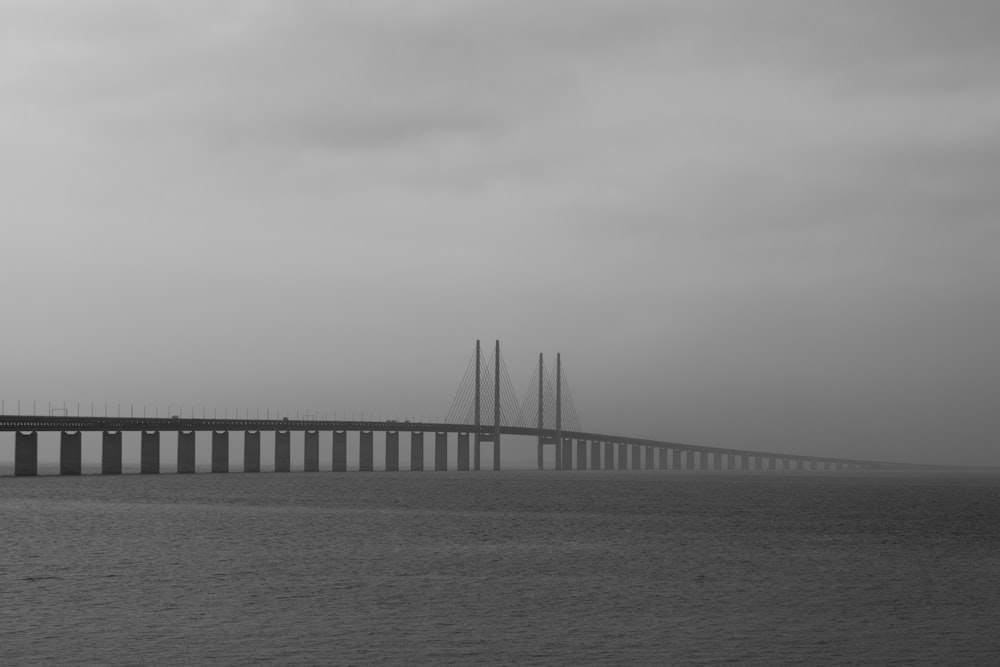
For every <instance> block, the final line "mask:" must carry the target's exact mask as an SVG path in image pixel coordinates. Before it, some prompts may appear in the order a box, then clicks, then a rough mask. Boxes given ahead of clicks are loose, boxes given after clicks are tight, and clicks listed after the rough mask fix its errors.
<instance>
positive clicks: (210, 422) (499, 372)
mask: <svg viewBox="0 0 1000 667" xmlns="http://www.w3.org/2000/svg"><path fill="white" fill-rule="evenodd" d="M536 400H537V403H535V401H536ZM536 407H537V410H535V408H536ZM484 408H487V410H486V411H484ZM529 410H530V411H531V412H532V415H531V419H530V420H529V419H528V418H526V416H525V415H526V413H528V411H529ZM564 413H566V416H567V417H568V420H567V423H565V424H564ZM529 421H530V422H531V423H528V422H529ZM564 426H565V427H566V428H564ZM234 431H236V432H238V431H243V432H244V441H243V472H260V471H261V446H260V444H261V432H264V431H269V432H273V433H274V467H273V469H274V471H275V472H290V471H291V448H292V433H293V432H302V433H303V438H302V448H303V449H302V453H303V457H302V460H303V469H304V471H305V472H318V471H319V470H320V465H319V461H320V456H319V452H320V446H321V434H324V433H329V434H331V436H329V437H327V438H322V440H325V441H326V442H328V443H330V446H331V447H332V466H331V469H332V470H333V471H346V470H347V434H348V433H357V434H358V443H359V444H358V469H359V470H361V471H373V470H374V469H375V468H374V451H375V437H374V436H375V433H380V434H382V438H380V439H381V440H382V443H381V444H382V445H383V446H384V454H385V467H384V469H385V470H386V471H398V470H400V434H401V433H405V434H408V440H409V443H408V444H409V455H410V456H409V466H408V468H409V470H412V471H422V470H424V469H425V460H424V445H425V436H427V435H431V437H433V441H434V448H433V462H432V463H433V468H432V469H433V470H452V469H454V470H481V469H482V468H483V462H482V457H481V451H482V445H483V444H484V443H489V444H491V445H492V466H491V467H492V469H493V470H500V469H501V451H502V449H501V444H500V443H501V439H502V438H503V437H504V436H521V437H529V438H534V439H536V441H537V447H538V469H539V470H541V469H543V468H544V465H543V462H544V451H545V448H546V447H548V446H551V447H553V448H554V450H555V468H556V469H557V470H744V471H749V470H793V469H794V470H807V469H808V470H818V469H823V470H845V469H859V468H886V467H894V468H900V467H906V468H919V467H926V466H918V465H909V464H895V463H889V462H878V461H870V460H860V459H844V458H835V457H818V456H803V455H796V454H788V453H778V452H766V451H755V450H742V449H731V448H721V447H710V446H702V445H692V444H683V443H676V442H669V441H664V440H652V439H646V438H635V437H629V436H624V435H608V434H604V433H594V432H588V431H584V430H582V429H581V428H580V427H579V419H578V417H577V415H576V410H575V408H574V407H573V405H572V397H571V395H570V394H569V391H568V385H567V384H566V382H565V378H564V372H563V368H562V360H561V356H560V355H556V366H555V374H554V377H552V376H550V374H549V373H548V371H547V369H546V366H545V363H544V358H543V356H542V355H541V354H539V357H538V367H537V370H536V372H535V376H534V377H533V378H532V380H531V383H530V386H529V390H528V392H527V394H526V395H525V397H524V399H523V400H522V401H520V402H518V400H517V398H516V394H515V392H514V390H513V387H512V385H511V382H510V379H509V375H508V374H507V372H506V366H505V364H504V362H503V358H502V356H501V354H500V342H499V341H497V342H496V344H495V346H494V351H493V355H492V357H491V358H490V359H489V360H485V359H484V355H483V351H482V349H481V346H480V343H479V341H476V348H475V352H474V354H473V358H472V360H470V363H469V367H468V369H467V370H466V374H465V377H464V378H463V380H462V382H461V383H460V386H459V389H458V392H457V393H456V396H455V400H454V402H453V404H452V408H451V410H450V411H449V413H448V417H447V418H446V419H445V420H444V421H431V422H424V421H410V420H404V421H399V420H396V419H379V420H364V419H361V420H355V419H350V420H346V419H343V420H337V419H333V420H330V419H316V418H313V417H308V416H307V418H304V419H302V418H296V419H290V418H289V417H288V416H286V417H283V418H282V417H280V416H276V417H274V418H271V417H270V415H268V416H266V417H265V418H263V419H262V418H260V416H259V414H258V415H257V416H255V417H253V418H251V417H250V415H249V411H248V412H247V414H246V416H245V417H244V418H242V419H241V418H239V416H236V417H233V418H229V417H228V415H227V416H225V417H223V418H222V419H220V418H218V417H217V416H213V417H207V416H204V415H203V416H202V417H201V418H196V417H195V416H194V414H193V411H192V414H191V416H189V417H184V416H183V415H173V416H170V417H158V416H157V417H146V416H143V417H134V416H129V417H121V416H110V417H109V416H107V415H105V416H103V417H101V416H94V415H91V416H89V417H87V416H80V415H77V416H69V415H66V414H61V415H52V414H49V415H20V414H18V415H7V414H0V432H14V434H15V442H14V474H15V475H17V476H34V475H37V474H38V433H39V432H59V433H60V447H59V471H60V474H63V475H79V474H81V472H82V434H83V433H84V432H101V434H102V436H101V473H102V474H106V475H114V474H121V473H122V442H123V440H122V434H123V432H138V433H139V434H140V472H141V473H146V474H158V473H159V472H160V465H161V456H160V442H161V435H162V434H163V433H164V432H167V433H170V432H176V434H177V436H176V438H177V468H176V470H177V472H178V473H194V472H195V460H196V457H195V454H196V437H195V436H196V433H198V432H211V434H212V439H211V461H212V468H211V469H212V472H219V473H222V472H231V471H232V466H231V465H230V460H229V459H230V456H229V454H230V447H229V434H230V433H231V432H234ZM452 440H454V442H455V444H456V451H457V457H456V460H455V461H454V462H452V461H449V457H448V452H449V442H450V441H452ZM470 454H471V455H470ZM428 463H430V462H428ZM428 467H430V465H428ZM404 469H405V468H404Z"/></svg>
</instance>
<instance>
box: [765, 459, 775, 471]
mask: <svg viewBox="0 0 1000 667" xmlns="http://www.w3.org/2000/svg"><path fill="white" fill-rule="evenodd" d="M775 463H776V462H775V460H774V457H773V456H768V457H767V469H768V470H774V469H775Z"/></svg>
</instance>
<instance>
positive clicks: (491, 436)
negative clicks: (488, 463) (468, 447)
mask: <svg viewBox="0 0 1000 667" xmlns="http://www.w3.org/2000/svg"><path fill="white" fill-rule="evenodd" d="M493 361H494V367H493V430H492V431H491V432H490V433H484V432H483V423H482V419H483V407H482V353H481V350H480V344H479V341H478V340H477V341H476V389H475V398H474V405H475V413H474V420H475V421H474V423H475V427H476V442H475V447H474V452H473V467H472V469H473V470H479V469H480V465H481V453H480V443H483V442H492V443H493V469H494V470H500V341H499V340H498V341H496V344H495V347H494V351H493Z"/></svg>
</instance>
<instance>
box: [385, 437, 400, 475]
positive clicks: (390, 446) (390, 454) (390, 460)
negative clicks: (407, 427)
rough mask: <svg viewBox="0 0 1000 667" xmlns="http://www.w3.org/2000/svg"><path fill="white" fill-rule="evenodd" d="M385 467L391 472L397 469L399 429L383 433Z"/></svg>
mask: <svg viewBox="0 0 1000 667" xmlns="http://www.w3.org/2000/svg"><path fill="white" fill-rule="evenodd" d="M385 469H386V470H388V471H392V472H396V471H397V470H399V431H386V433H385Z"/></svg>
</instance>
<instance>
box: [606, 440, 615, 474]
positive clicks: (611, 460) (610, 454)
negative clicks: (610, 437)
mask: <svg viewBox="0 0 1000 667" xmlns="http://www.w3.org/2000/svg"><path fill="white" fill-rule="evenodd" d="M604 469H605V470H614V469H615V443H613V442H606V443H604Z"/></svg>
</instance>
